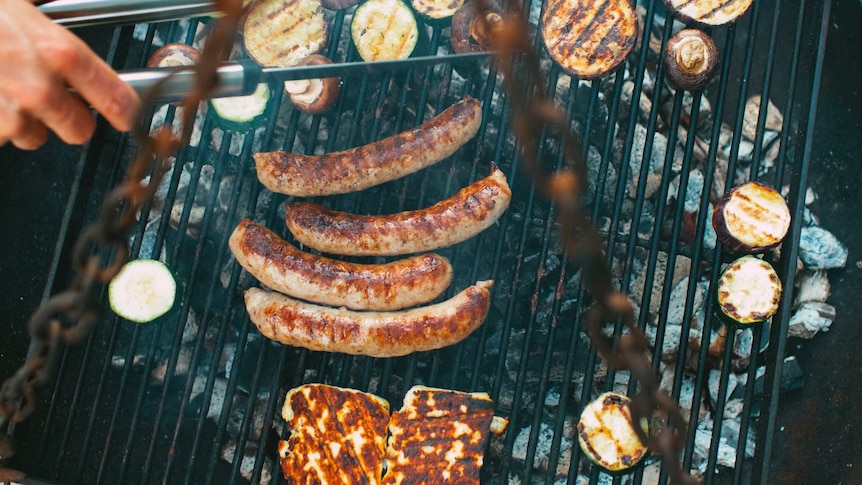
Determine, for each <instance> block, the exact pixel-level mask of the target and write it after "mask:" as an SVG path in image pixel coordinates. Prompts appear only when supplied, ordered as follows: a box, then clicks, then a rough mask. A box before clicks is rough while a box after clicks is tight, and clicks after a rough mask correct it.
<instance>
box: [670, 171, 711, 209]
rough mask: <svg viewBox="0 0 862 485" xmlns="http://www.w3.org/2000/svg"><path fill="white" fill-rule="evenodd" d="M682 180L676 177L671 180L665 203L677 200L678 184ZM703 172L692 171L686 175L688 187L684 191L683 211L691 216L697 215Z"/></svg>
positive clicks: (701, 191)
mask: <svg viewBox="0 0 862 485" xmlns="http://www.w3.org/2000/svg"><path fill="white" fill-rule="evenodd" d="M681 182H682V180H681V179H680V178H679V177H677V178H675V179H673V180H672V181H671V183H670V187H669V189H670V190H668V193H667V203H670V202H672V201H673V200H676V199H678V198H679V189H680V183H681ZM703 184H704V178H703V172H701V171H700V170H699V169H694V170H692V171H691V172H689V174H688V185H687V186H686V190H685V201H684V203H683V210H684V211H686V212H691V213H692V214H695V213H697V211H698V209H699V208H700V199H701V197H702V195H703Z"/></svg>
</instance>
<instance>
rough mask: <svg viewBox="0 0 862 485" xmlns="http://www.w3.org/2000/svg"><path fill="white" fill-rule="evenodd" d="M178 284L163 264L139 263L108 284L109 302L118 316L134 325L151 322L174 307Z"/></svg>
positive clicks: (130, 265)
mask: <svg viewBox="0 0 862 485" xmlns="http://www.w3.org/2000/svg"><path fill="white" fill-rule="evenodd" d="M176 294H177V283H176V281H175V280H174V275H173V274H172V273H171V270H170V269H168V267H167V266H165V264H164V263H162V262H161V261H156V260H154V259H135V260H132V261H129V262H128V263H126V264H124V265H123V267H122V268H120V271H119V272H118V273H117V275H116V276H114V279H112V280H111V282H110V283H109V284H108V302H109V303H110V305H111V310H113V311H114V313H116V314H117V315H119V316H121V317H123V318H125V319H126V320H130V321H132V322H138V323H147V322H151V321H153V320H155V319H157V318H159V317H161V316H163V315H164V314H166V313H168V311H170V310H171V308H173V306H174V301H175V300H176Z"/></svg>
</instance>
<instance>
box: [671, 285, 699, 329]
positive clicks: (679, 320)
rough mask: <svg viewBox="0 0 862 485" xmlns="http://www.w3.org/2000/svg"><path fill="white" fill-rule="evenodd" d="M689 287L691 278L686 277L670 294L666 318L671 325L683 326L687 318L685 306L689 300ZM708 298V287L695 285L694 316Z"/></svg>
mask: <svg viewBox="0 0 862 485" xmlns="http://www.w3.org/2000/svg"><path fill="white" fill-rule="evenodd" d="M688 285H689V277H688V276H686V277H684V278H683V279H681V280H680V281H679V283H677V285H676V286H675V287H674V289H673V290H672V291H671V293H670V301H669V303H668V308H667V313H666V318H667V323H668V324H669V325H682V324H683V317H684V316H685V315H684V313H685V304H686V301H687V300H688ZM705 296H706V287H705V286H704V285H702V284H700V283H698V284H696V285H695V292H694V297H693V301H692V305H693V306H692V315H694V314H696V313H697V311H698V310H700V307H701V305H703V299H704V297H705Z"/></svg>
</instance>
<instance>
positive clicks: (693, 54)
mask: <svg viewBox="0 0 862 485" xmlns="http://www.w3.org/2000/svg"><path fill="white" fill-rule="evenodd" d="M719 62H720V61H719V57H718V49H716V47H715V42H713V41H712V39H711V38H710V37H709V36H708V35H706V34H705V33H704V32H701V31H700V30H697V29H683V30H680V31H679V32H677V33H676V34H674V35H673V37H671V38H670V40H669V41H668V44H667V50H666V51H665V54H664V65H665V68H666V69H667V73H668V77H669V78H670V82H671V83H672V84H673V85H674V86H676V87H677V88H679V89H686V90H689V91H697V90H698V89H703V88H704V87H705V86H706V85H707V84H709V82H710V81H711V80H712V78H713V77H714V76H715V72H716V71H717V70H718V65H719Z"/></svg>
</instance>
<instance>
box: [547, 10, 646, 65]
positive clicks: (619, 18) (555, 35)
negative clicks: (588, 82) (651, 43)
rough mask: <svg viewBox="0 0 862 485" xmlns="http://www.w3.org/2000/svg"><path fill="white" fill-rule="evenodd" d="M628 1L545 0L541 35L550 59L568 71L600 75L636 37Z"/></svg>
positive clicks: (620, 58) (623, 55)
mask: <svg viewBox="0 0 862 485" xmlns="http://www.w3.org/2000/svg"><path fill="white" fill-rule="evenodd" d="M637 33H638V28H637V15H636V13H635V10H634V7H633V6H632V4H631V3H630V2H629V0H547V2H545V6H544V10H543V11H542V16H541V34H542V40H543V42H544V43H545V47H547V49H548V53H549V54H550V55H551V58H553V59H554V61H556V62H557V63H558V64H559V65H560V67H561V68H562V69H563V70H564V71H565V72H566V73H568V74H571V75H575V76H578V77H579V78H582V79H594V78H598V77H602V76H604V75H605V74H608V73H609V72H611V71H613V70H614V69H615V68H616V67H618V66H619V65H620V64H621V63H622V62H623V61H624V60H625V59H626V57H628V55H629V53H630V52H631V50H632V48H634V45H635V41H636V40H637Z"/></svg>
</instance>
